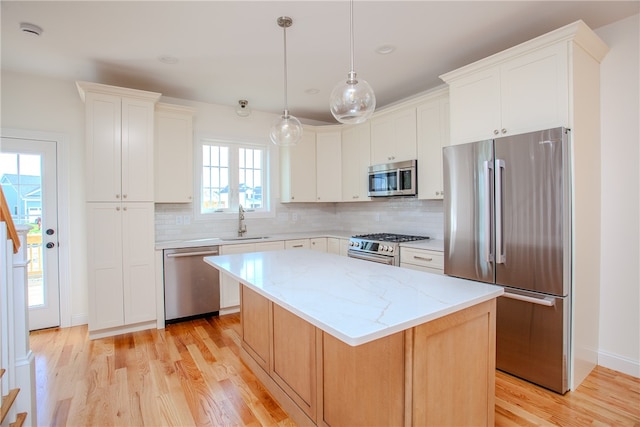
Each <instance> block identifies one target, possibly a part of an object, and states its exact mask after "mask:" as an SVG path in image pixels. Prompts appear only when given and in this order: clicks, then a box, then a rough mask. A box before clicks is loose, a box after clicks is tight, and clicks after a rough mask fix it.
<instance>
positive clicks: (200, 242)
mask: <svg viewBox="0 0 640 427" xmlns="http://www.w3.org/2000/svg"><path fill="white" fill-rule="evenodd" d="M314 237H337V238H339V239H348V238H349V237H351V233H348V232H346V231H315V232H313V231H311V232H306V233H284V234H273V235H270V236H247V237H242V238H237V237H226V238H225V237H206V238H202V239H185V240H167V241H161V242H156V245H155V248H156V250H161V249H179V248H196V247H199V246H220V245H238V244H241V243H256V242H274V241H279V240H292V239H309V238H314Z"/></svg>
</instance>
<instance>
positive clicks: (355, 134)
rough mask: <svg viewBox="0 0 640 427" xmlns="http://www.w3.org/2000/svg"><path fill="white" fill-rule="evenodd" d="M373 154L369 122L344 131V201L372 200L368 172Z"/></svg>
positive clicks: (345, 128)
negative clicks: (369, 194)
mask: <svg viewBox="0 0 640 427" xmlns="http://www.w3.org/2000/svg"><path fill="white" fill-rule="evenodd" d="M370 152H371V127H370V124H369V122H368V121H367V122H365V123H361V124H359V125H355V126H344V127H343V129H342V201H343V202H363V201H368V200H370V198H369V196H368V195H367V193H368V192H369V191H368V190H369V189H368V183H367V170H368V167H369V158H370Z"/></svg>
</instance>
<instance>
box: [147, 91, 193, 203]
mask: <svg viewBox="0 0 640 427" xmlns="http://www.w3.org/2000/svg"><path fill="white" fill-rule="evenodd" d="M194 113H195V110H194V109H192V108H189V107H184V106H180V105H170V104H163V103H158V104H156V117H155V147H154V155H155V201H156V203H190V202H192V201H193V115H194Z"/></svg>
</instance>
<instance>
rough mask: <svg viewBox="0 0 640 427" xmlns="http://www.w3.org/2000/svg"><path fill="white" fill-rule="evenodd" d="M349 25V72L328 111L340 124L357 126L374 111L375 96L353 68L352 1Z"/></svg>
mask: <svg viewBox="0 0 640 427" xmlns="http://www.w3.org/2000/svg"><path fill="white" fill-rule="evenodd" d="M349 9H350V10H349V19H350V21H351V23H350V25H349V32H350V43H351V71H349V74H348V75H347V80H346V82H344V83H343V82H340V83H338V84H337V85H336V87H335V88H334V89H333V91H332V92H331V96H330V97H329V110H331V114H333V117H335V119H336V120H337V121H339V122H340V123H344V124H351V125H353V124H358V123H363V122H365V121H367V120H368V119H369V117H371V115H372V114H373V112H374V110H375V109H376V95H375V94H374V93H373V89H372V88H371V86H370V85H369V83H367V82H366V81H365V80H358V79H357V78H356V72H355V71H354V67H353V0H351V1H350V8H349Z"/></svg>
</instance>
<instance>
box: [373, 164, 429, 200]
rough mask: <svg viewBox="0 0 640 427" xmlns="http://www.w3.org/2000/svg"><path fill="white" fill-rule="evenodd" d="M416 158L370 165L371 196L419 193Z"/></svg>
mask: <svg viewBox="0 0 640 427" xmlns="http://www.w3.org/2000/svg"><path fill="white" fill-rule="evenodd" d="M416 164H417V161H416V160H407V161H404V162H396V163H386V164H383V165H374V166H369V197H389V196H415V195H417V194H418V188H417V186H418V180H417V179H416V173H417V172H416V171H417V167H416Z"/></svg>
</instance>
